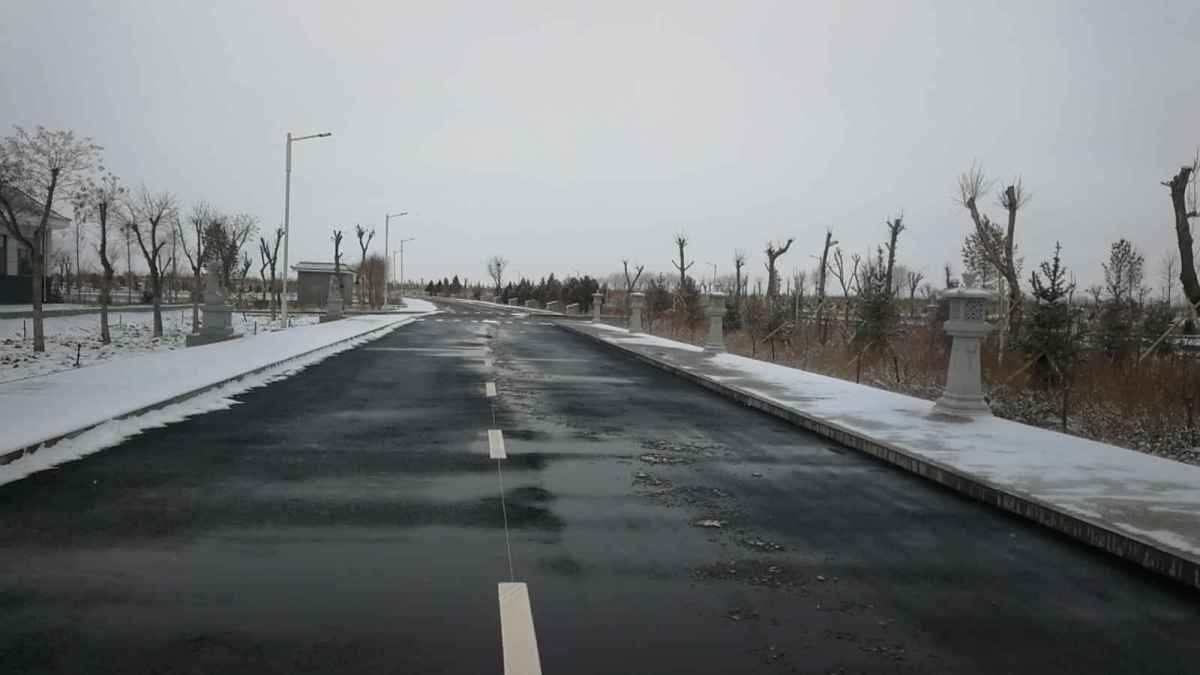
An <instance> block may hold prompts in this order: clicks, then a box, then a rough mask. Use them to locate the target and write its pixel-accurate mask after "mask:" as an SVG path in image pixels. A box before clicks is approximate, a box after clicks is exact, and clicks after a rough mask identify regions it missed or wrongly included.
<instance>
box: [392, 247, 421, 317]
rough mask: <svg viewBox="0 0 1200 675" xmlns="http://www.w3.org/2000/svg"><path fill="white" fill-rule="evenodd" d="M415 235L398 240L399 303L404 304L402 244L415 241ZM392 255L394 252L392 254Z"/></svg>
mask: <svg viewBox="0 0 1200 675" xmlns="http://www.w3.org/2000/svg"><path fill="white" fill-rule="evenodd" d="M416 240H417V238H416V237H409V238H408V239H401V240H400V304H401V305H403V304H404V244H406V243H408V242H410V241H416ZM393 255H394V254H393Z"/></svg>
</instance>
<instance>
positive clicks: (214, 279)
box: [184, 260, 241, 347]
mask: <svg viewBox="0 0 1200 675" xmlns="http://www.w3.org/2000/svg"><path fill="white" fill-rule="evenodd" d="M205 267H206V275H205V280H204V306H203V307H202V308H201V311H202V312H203V319H202V321H201V323H200V331H199V332H196V333H192V334H191V335H188V336H187V338H185V339H184V343H185V344H186V345H187V346H188V347H196V346H198V345H206V344H210V343H213V342H221V341H222V340H229V339H232V338H236V337H241V336H240V335H238V334H236V333H234V332H233V308H232V307H230V306H229V305H228V304H226V302H225V292H224V291H223V290H222V289H221V266H220V263H218V262H217V261H216V260H209V261H208V264H207V265H206V266H205Z"/></svg>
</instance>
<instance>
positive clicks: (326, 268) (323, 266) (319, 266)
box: [292, 262, 355, 274]
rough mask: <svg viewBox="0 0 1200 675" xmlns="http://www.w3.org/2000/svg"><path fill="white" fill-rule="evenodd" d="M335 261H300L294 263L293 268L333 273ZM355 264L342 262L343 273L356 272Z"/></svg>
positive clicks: (301, 270) (298, 270)
mask: <svg viewBox="0 0 1200 675" xmlns="http://www.w3.org/2000/svg"><path fill="white" fill-rule="evenodd" d="M333 267H334V265H333V263H331V262H298V263H296V264H295V265H292V269H294V270H296V271H297V272H319V273H322V274H333ZM354 270H355V268H354V266H353V265H347V264H346V263H342V274H354Z"/></svg>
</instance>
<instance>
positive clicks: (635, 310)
mask: <svg viewBox="0 0 1200 675" xmlns="http://www.w3.org/2000/svg"><path fill="white" fill-rule="evenodd" d="M645 307H646V294H645V293H639V292H637V291H635V292H633V293H630V294H629V332H630V333H640V332H642V310H643V309H645Z"/></svg>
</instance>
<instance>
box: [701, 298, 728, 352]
mask: <svg viewBox="0 0 1200 675" xmlns="http://www.w3.org/2000/svg"><path fill="white" fill-rule="evenodd" d="M704 316H706V317H708V337H706V338H705V339H704V351H706V352H713V353H716V352H723V351H725V294H724V293H709V294H708V305H707V306H706V307H705V308H704Z"/></svg>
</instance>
